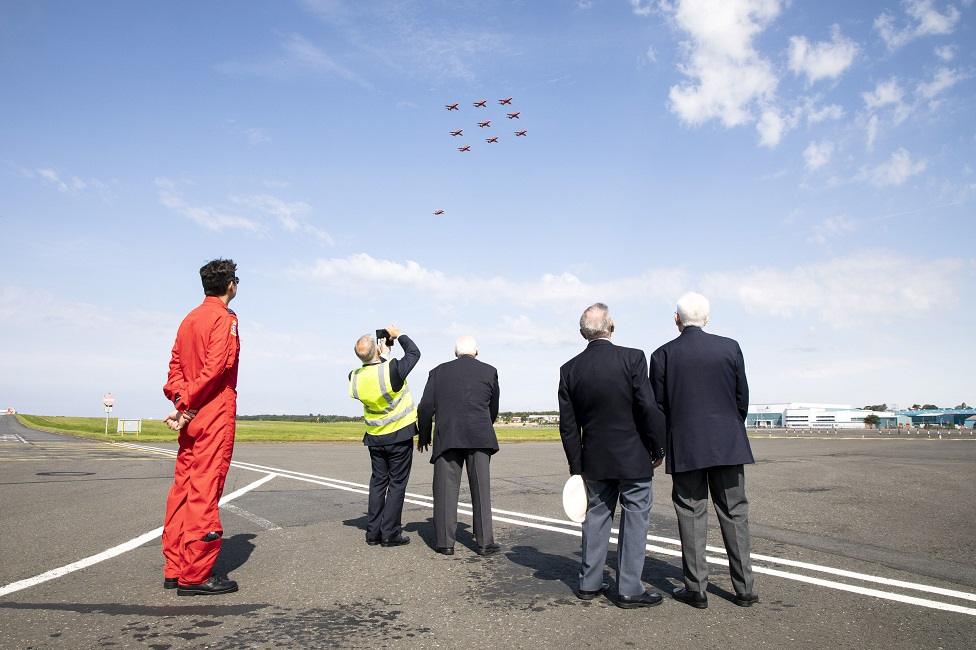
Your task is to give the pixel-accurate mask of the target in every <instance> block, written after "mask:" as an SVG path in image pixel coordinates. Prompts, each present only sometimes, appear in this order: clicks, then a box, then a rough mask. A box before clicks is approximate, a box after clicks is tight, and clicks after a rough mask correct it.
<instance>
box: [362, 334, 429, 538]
mask: <svg viewBox="0 0 976 650" xmlns="http://www.w3.org/2000/svg"><path fill="white" fill-rule="evenodd" d="M386 333H387V336H388V338H387V339H374V338H373V336H371V335H369V334H363V335H362V336H361V337H359V340H357V341H356V356H357V357H359V359H360V361H362V362H363V365H362V367H360V368H356V369H355V370H353V371H352V372H350V373H349V396H350V397H352V398H353V399H357V400H359V401H360V402H361V403H362V405H363V419H364V420H365V424H366V434H365V435H364V436H363V444H364V445H366V446H367V447H368V448H369V458H370V462H371V463H372V466H373V474H372V476H371V477H370V479H369V511H368V523H367V525H366V543H367V544H369V545H370V546H373V545H376V544H382V545H383V546H402V545H403V544H409V543H410V538H409V537H407V536H405V535H404V534H403V532H402V530H401V522H400V517H401V514H402V513H403V497H404V495H405V493H406V491H407V481H408V480H409V479H410V467H411V465H412V463H413V437H414V436H415V435H417V406H416V404H415V403H414V401H413V397H412V396H411V395H410V387H409V386H407V375H408V374H410V371H411V370H413V367H414V366H415V365H417V361H418V360H419V359H420V349H419V348H418V347H417V346H416V345H415V344H414V342H413V341H411V340H410V339H409V338H408V337H407V336H406V335H404V334H401V333H400V330H399V329H397V328H396V327H395V326H393V325H387V326H386ZM387 341H389V344H388V343H387ZM393 341H399V342H400V346H401V347H402V348H403V352H404V355H403V358H402V359H389V360H388V359H386V358H385V357H384V355H386V354H387V353H388V352H389V347H388V345H392V343H393Z"/></svg>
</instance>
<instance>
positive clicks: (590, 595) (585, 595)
mask: <svg viewBox="0 0 976 650" xmlns="http://www.w3.org/2000/svg"><path fill="white" fill-rule="evenodd" d="M609 588H610V584H609V583H607V582H604V583H603V584H602V585H600V588H599V589H597V590H596V591H588V590H586V589H577V590H576V597H577V598H579V599H580V600H593V599H594V598H596V597H597V596H599V595H600V594H602V593H606V591H607V589H609Z"/></svg>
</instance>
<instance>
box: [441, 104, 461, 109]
mask: <svg viewBox="0 0 976 650" xmlns="http://www.w3.org/2000/svg"><path fill="white" fill-rule="evenodd" d="M444 108H446V109H447V110H449V111H456V110H458V105H457V104H445V105H444Z"/></svg>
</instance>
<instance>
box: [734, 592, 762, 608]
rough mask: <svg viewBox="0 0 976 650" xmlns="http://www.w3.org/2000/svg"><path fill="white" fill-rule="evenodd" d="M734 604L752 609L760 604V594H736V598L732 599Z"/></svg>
mask: <svg viewBox="0 0 976 650" xmlns="http://www.w3.org/2000/svg"><path fill="white" fill-rule="evenodd" d="M732 602H733V603H735V604H736V605H738V606H739V607H752V606H753V605H755V604H756V603H758V602H759V594H757V593H751V594H736V595H735V598H733V599H732Z"/></svg>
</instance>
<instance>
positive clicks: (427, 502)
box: [116, 443, 976, 615]
mask: <svg viewBox="0 0 976 650" xmlns="http://www.w3.org/2000/svg"><path fill="white" fill-rule="evenodd" d="M116 444H126V445H127V446H133V447H139V448H141V449H145V450H147V451H156V452H160V453H164V454H166V455H172V456H175V455H176V452H174V451H172V450H168V449H160V448H158V447H148V446H142V445H129V444H128V443H116ZM232 464H233V465H236V466H238V467H240V468H241V469H250V470H252V471H273V472H275V473H276V474H278V475H279V476H282V477H283V478H290V479H293V480H297V481H304V482H308V483H314V484H317V485H322V486H325V487H330V488H333V489H338V490H345V491H348V492H356V493H359V494H369V489H368V488H369V486H368V485H365V484H363V483H355V482H353V481H345V480H341V479H333V478H329V477H325V476H318V475H315V474H307V473H303V472H295V471H292V470H286V469H281V468H276V467H270V466H267V465H258V464H256V463H246V462H239V461H234V462H233V463H232ZM407 495H408V496H407V498H405V499H404V501H405V502H406V503H412V504H414V505H419V506H425V507H428V508H429V507H433V497H430V496H427V495H424V494H415V493H410V492H408V493H407ZM458 506H459V508H458V513H459V514H462V515H465V516H472V512H471V511H470V510H467V509H469V508H471V507H472V506H471V504H470V503H463V502H459V503H458ZM462 508H466V509H465V510H462ZM492 512H493V513H498V514H501V515H511V517H508V516H497V515H492V519H493V520H494V521H499V522H504V523H510V524H515V525H519V526H524V527H528V528H535V529H538V530H546V531H550V532H557V533H563V534H568V535H573V536H575V537H581V536H582V532H581V530H579V528H580V524H577V523H575V522H572V521H568V520H563V519H556V518H553V517H543V516H540V515H531V514H527V513H522V512H516V511H512V510H501V509H499V508H492ZM513 517H514V518H513ZM527 520H529V521H527ZM540 521H541V522H549V523H553V524H558V526H551V525H546V524H541V523H536V522H540ZM611 534H619V530H618V529H616V528H612V529H611ZM647 538H648V539H649V540H653V541H658V542H663V543H666V544H674V545H678V546H679V547H680V545H681V541H680V540H677V539H673V538H669V537H660V536H656V535H648V536H647ZM610 541H611V542H612V543H614V544H616V541H617V540H616V538H615V537H611V540H610ZM706 548H707V550H709V551H711V552H713V553H722V554H723V555H724V554H725V550H724V549H722V548H719V547H715V546H708V547H706ZM647 549H648V550H650V551H653V552H656V553H661V554H663V555H670V556H673V557H681V551H680V550H675V549H672V548H665V547H662V546H656V545H652V544H648V545H647ZM751 557H752V558H753V559H754V560H758V561H762V562H769V563H772V564H781V565H784V566H794V567H797V568H802V569H807V570H810V571H817V572H820V573H829V574H833V575H837V576H842V577H847V578H852V579H855V580H861V581H864V582H874V583H877V584H884V585H888V586H892V587H901V588H904V589H913V590H916V591H924V592H927V593H931V594H938V595H942V596H948V597H952V598H960V599H964V600H970V601H976V594H972V593H968V592H964V591H957V590H954V589H945V588H942V587H935V586H932V585H924V584H919V583H914V582H906V581H903V580H895V579H893V578H885V577H882V576H873V575H870V574H865V573H858V572H855V571H846V570H844V569H836V568H834V567H828V566H823V565H819V564H812V563H808V562H799V561H797V560H788V559H785V558H777V557H773V556H769V555H761V554H757V553H753V554H751ZM706 560H707V561H708V562H711V563H712V564H720V565H724V566H728V560H727V559H726V558H719V557H710V556H709V557H706ZM753 571H755V572H756V573H764V574H768V575H773V576H777V577H781V578H786V579H789V580H796V581H798V582H806V583H809V584H814V585H818V586H822V587H829V588H832V589H838V590H841V591H850V592H853V593H858V594H863V595H868V596H874V597H875V598H884V599H886V600H895V601H898V602H904V603H908V604H912V605H919V606H922V607H930V608H933V609H942V610H945V611H952V612H957V613H962V614H969V615H976V609H971V608H967V607H961V606H958V605H951V604H948V603H942V602H939V601H933V600H928V599H925V598H917V597H915V596H907V595H902V594H895V593H891V592H886V591H880V590H877V589H871V588H868V587H859V586H855V585H848V584H845V583H841V582H836V581H832V580H824V579H822V578H815V577H811V576H805V575H802V574H798V573H792V572H786V571H780V570H778V569H771V568H767V567H762V566H754V567H753Z"/></svg>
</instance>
